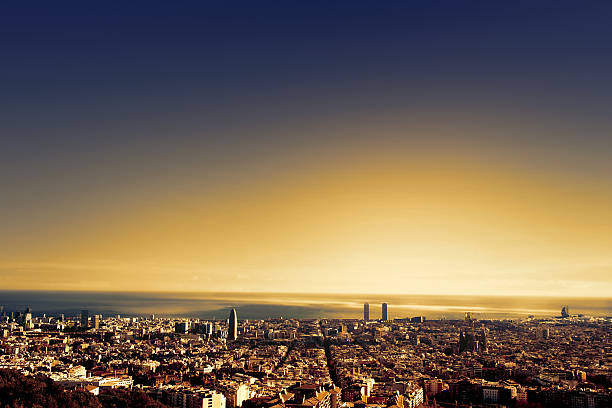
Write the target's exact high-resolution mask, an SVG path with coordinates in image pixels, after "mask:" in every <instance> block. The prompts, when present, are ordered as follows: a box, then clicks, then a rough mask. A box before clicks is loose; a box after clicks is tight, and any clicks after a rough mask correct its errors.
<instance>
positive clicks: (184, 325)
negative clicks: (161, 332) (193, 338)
mask: <svg viewBox="0 0 612 408" xmlns="http://www.w3.org/2000/svg"><path fill="white" fill-rule="evenodd" d="M174 332H175V333H177V334H187V333H189V322H176V323H174Z"/></svg>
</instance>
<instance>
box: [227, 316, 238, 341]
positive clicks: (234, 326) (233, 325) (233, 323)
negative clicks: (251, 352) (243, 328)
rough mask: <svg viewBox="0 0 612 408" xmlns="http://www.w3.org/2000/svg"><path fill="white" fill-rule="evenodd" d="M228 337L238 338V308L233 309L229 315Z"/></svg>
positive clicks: (231, 338)
mask: <svg viewBox="0 0 612 408" xmlns="http://www.w3.org/2000/svg"><path fill="white" fill-rule="evenodd" d="M228 328H229V329H228V333H227V338H228V339H230V340H236V339H237V338H238V315H237V314H236V309H232V310H231V311H230V315H229V325H228Z"/></svg>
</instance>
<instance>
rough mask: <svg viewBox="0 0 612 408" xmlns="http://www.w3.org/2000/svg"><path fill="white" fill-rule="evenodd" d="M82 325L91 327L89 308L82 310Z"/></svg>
mask: <svg viewBox="0 0 612 408" xmlns="http://www.w3.org/2000/svg"><path fill="white" fill-rule="evenodd" d="M81 327H85V328H87V327H89V310H87V309H83V310H81Z"/></svg>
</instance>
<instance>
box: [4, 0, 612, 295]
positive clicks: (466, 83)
mask: <svg viewBox="0 0 612 408" xmlns="http://www.w3.org/2000/svg"><path fill="white" fill-rule="evenodd" d="M125 3H126V2H99V3H97V4H96V3H95V2H87V3H83V2H61V4H58V3H56V2H53V3H50V2H40V4H38V3H37V2H22V1H14V2H4V3H3V4H2V5H1V6H0V140H1V145H0V286H1V287H2V288H3V289H50V290H112V291H117V290H126V291H149V290H155V291H159V290H167V291H185V290H189V291H271V292H292V291H293V292H332V293H333V292H350V293H366V292H370V293H406V294H410V293H414V294H486V295H496V294H499V295H551V296H609V295H610V293H612V122H611V120H610V118H611V117H612V76H611V75H610V73H611V72H612V42H611V41H610V38H612V24H610V22H611V20H612V5H610V3H609V2H578V1H572V2H566V1H542V2H534V1H512V2H491V1H414V2H404V1H402V2H394V1H390V2H380V1H351V2H335V3H333V4H330V3H331V2H328V1H320V2H319V1H313V2H287V1H284V2H280V1H279V2H273V1H264V2H250V5H249V3H242V2H222V1H215V2H208V3H206V2H189V1H183V2H155V1H148V2H142V3H138V2H130V4H125Z"/></svg>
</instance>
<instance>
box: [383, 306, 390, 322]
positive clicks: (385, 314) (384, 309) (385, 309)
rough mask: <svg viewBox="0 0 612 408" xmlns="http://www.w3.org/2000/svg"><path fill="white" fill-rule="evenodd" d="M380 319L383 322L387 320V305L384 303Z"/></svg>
mask: <svg viewBox="0 0 612 408" xmlns="http://www.w3.org/2000/svg"><path fill="white" fill-rule="evenodd" d="M382 319H383V320H385V321H387V320H389V318H388V316H387V304H386V303H383V304H382Z"/></svg>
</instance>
